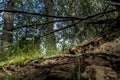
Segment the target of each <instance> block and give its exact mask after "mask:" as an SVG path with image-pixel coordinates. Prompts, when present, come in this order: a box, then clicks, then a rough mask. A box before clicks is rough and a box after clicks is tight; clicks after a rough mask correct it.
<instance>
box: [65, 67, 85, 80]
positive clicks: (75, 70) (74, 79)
mask: <svg viewBox="0 0 120 80" xmlns="http://www.w3.org/2000/svg"><path fill="white" fill-rule="evenodd" d="M80 74H81V73H80V65H76V66H74V67H72V68H71V72H70V75H69V76H68V78H67V80H85V79H84V78H83V77H81V75H80Z"/></svg>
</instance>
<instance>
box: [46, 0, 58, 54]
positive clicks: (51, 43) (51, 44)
mask: <svg viewBox="0 0 120 80" xmlns="http://www.w3.org/2000/svg"><path fill="white" fill-rule="evenodd" d="M44 3H45V9H46V14H49V15H54V11H53V2H52V0H44ZM46 19H47V22H50V21H53V20H54V18H51V17H47V18H46ZM53 28H54V26H53V23H50V24H47V33H50V32H52V31H54V29H53ZM45 46H46V52H49V51H51V49H56V40H55V35H54V34H50V35H48V36H47V37H46V42H45Z"/></svg>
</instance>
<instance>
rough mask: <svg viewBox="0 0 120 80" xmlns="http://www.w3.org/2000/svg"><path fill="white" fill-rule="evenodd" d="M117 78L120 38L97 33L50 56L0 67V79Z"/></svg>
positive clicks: (106, 79) (86, 79)
mask: <svg viewBox="0 0 120 80" xmlns="http://www.w3.org/2000/svg"><path fill="white" fill-rule="evenodd" d="M1 79H2V80H120V38H115V39H111V40H109V39H104V38H102V37H96V38H94V39H88V40H85V41H84V42H83V43H81V44H79V45H78V46H76V47H74V48H69V49H67V50H65V51H64V52H63V53H61V54H58V55H55V56H51V57H44V58H38V59H33V60H26V61H24V62H23V63H22V64H19V65H18V64H17V65H16V64H10V65H9V66H8V65H5V66H2V67H1V68H0V80H1Z"/></svg>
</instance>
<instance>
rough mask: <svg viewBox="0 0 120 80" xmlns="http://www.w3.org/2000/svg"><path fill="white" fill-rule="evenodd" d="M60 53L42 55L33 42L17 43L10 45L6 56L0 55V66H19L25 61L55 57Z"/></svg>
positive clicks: (52, 51) (53, 52)
mask: <svg viewBox="0 0 120 80" xmlns="http://www.w3.org/2000/svg"><path fill="white" fill-rule="evenodd" d="M57 53H60V51H59V50H53V49H52V48H51V50H49V52H46V53H44V52H43V50H40V48H39V47H38V46H35V44H34V43H33V42H30V41H28V42H26V43H24V44H23V42H17V43H14V44H12V45H11V47H10V49H9V50H8V51H7V53H6V55H2V54H0V66H4V65H10V64H21V63H23V62H24V61H26V60H34V59H38V58H43V57H47V56H48V57H49V56H51V55H56V54H57Z"/></svg>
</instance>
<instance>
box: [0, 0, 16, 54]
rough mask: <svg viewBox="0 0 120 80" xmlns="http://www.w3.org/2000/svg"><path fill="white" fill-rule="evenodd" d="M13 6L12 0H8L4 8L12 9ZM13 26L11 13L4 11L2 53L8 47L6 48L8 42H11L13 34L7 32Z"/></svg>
mask: <svg viewBox="0 0 120 80" xmlns="http://www.w3.org/2000/svg"><path fill="white" fill-rule="evenodd" d="M13 7H14V0H9V1H8V4H7V7H6V10H13ZM12 28H13V14H12V13H11V12H5V14H4V27H3V31H4V32H3V33H2V37H1V39H2V47H3V49H2V53H6V52H7V50H6V49H8V48H6V47H7V46H8V45H9V43H12V42H13V34H12V33H9V32H7V31H9V30H10V29H12Z"/></svg>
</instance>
